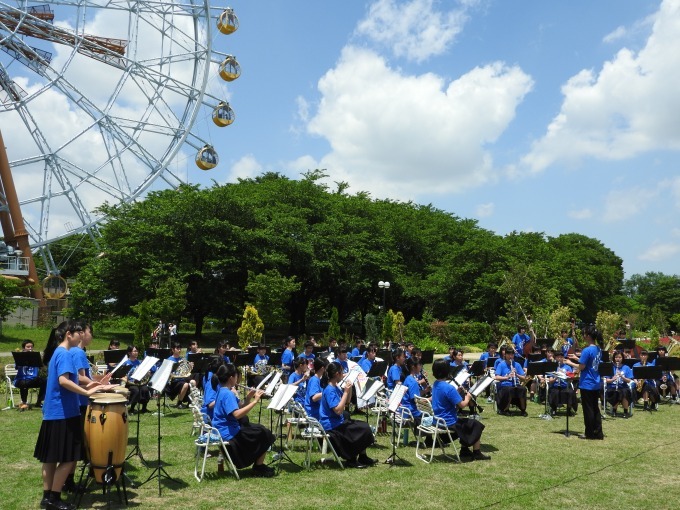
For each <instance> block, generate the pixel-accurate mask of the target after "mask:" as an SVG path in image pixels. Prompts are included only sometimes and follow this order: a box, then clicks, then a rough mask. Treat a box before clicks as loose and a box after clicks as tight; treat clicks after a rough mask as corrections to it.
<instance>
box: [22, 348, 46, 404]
mask: <svg viewBox="0 0 680 510" xmlns="http://www.w3.org/2000/svg"><path fill="white" fill-rule="evenodd" d="M33 346H34V343H33V340H24V341H23V342H21V350H22V351H23V352H33ZM16 369H17V375H16V377H15V378H14V386H16V387H17V388H19V395H20V396H21V405H20V406H19V410H20V411H25V410H26V409H28V389H29V388H38V399H37V400H36V403H35V406H36V407H42V403H43V400H45V389H46V388H47V379H45V378H44V377H42V376H41V375H40V374H39V372H40V367H21V366H17V367H16Z"/></svg>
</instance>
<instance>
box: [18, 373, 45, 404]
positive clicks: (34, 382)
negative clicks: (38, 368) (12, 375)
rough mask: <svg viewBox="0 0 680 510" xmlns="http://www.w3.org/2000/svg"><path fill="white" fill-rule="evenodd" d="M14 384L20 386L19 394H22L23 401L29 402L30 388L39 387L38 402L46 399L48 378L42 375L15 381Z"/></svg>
mask: <svg viewBox="0 0 680 510" xmlns="http://www.w3.org/2000/svg"><path fill="white" fill-rule="evenodd" d="M14 386H16V387H17V388H19V395H21V402H22V403H23V402H28V389H29V388H38V402H37V403H41V402H42V401H43V400H45V389H46V388H47V380H46V379H43V378H42V377H36V378H35V379H21V380H19V381H15V382H14Z"/></svg>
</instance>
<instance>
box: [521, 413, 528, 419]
mask: <svg viewBox="0 0 680 510" xmlns="http://www.w3.org/2000/svg"><path fill="white" fill-rule="evenodd" d="M520 416H524V417H525V418H526V417H527V416H529V414H528V413H527V412H526V411H522V412H521V413H520Z"/></svg>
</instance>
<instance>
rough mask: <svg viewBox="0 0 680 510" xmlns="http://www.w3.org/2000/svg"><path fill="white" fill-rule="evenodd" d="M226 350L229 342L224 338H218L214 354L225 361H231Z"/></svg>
mask: <svg viewBox="0 0 680 510" xmlns="http://www.w3.org/2000/svg"><path fill="white" fill-rule="evenodd" d="M228 350H229V342H227V341H226V340H220V342H219V343H218V344H217V347H215V351H214V354H217V355H219V356H221V357H222V359H223V360H224V362H225V363H231V359H230V358H229V356H227V351H228Z"/></svg>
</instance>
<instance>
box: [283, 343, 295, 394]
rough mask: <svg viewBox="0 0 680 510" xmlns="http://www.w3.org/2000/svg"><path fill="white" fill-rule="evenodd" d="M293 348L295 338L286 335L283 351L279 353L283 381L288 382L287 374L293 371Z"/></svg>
mask: <svg viewBox="0 0 680 510" xmlns="http://www.w3.org/2000/svg"><path fill="white" fill-rule="evenodd" d="M293 349H295V338H293V337H292V336H289V337H286V339H285V340H284V341H283V352H282V353H281V372H282V374H281V381H282V382H284V383H286V382H288V376H289V375H290V373H291V372H292V371H293V360H294V359H295V354H293Z"/></svg>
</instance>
